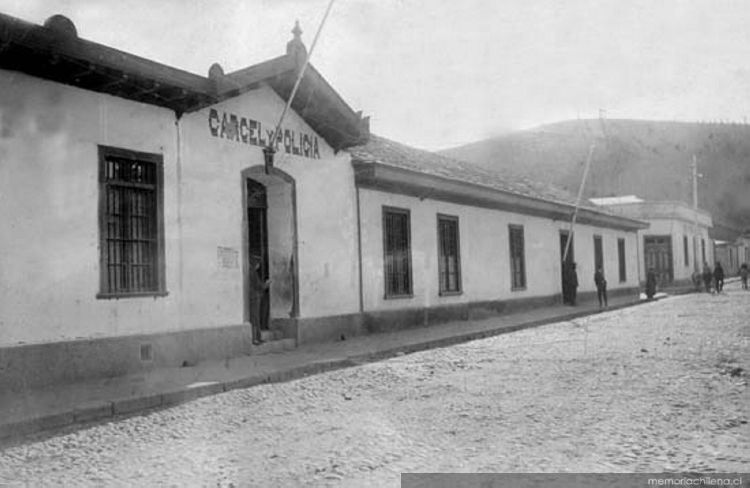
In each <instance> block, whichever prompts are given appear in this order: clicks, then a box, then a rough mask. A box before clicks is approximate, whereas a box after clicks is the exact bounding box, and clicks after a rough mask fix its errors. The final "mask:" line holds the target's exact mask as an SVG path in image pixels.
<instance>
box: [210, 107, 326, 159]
mask: <svg viewBox="0 0 750 488" xmlns="http://www.w3.org/2000/svg"><path fill="white" fill-rule="evenodd" d="M208 129H209V130H210V131H211V135H212V136H214V137H220V138H222V139H230V140H233V141H237V142H241V143H243V144H250V145H253V146H260V147H266V146H268V145H269V144H268V142H269V141H271V139H273V131H274V127H273V126H272V127H270V128H268V127H263V126H262V125H261V123H260V122H259V121H257V120H253V119H250V118H247V117H238V116H237V115H236V114H232V113H227V112H219V111H218V110H216V109H213V108H212V109H211V110H210V111H209V112H208ZM281 148H283V149H284V151H285V152H286V153H287V154H294V155H295V156H303V157H306V158H311V159H320V149H319V145H318V137H317V136H314V135H310V134H304V133H301V132H300V133H298V132H295V131H293V130H289V129H284V130H282V131H280V132H279V136H278V137H277V139H276V144H275V149H276V151H279V150H280V149H281Z"/></svg>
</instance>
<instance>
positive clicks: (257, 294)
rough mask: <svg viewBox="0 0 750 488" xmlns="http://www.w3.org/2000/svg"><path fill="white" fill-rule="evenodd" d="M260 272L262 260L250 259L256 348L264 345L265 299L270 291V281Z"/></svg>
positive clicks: (251, 318) (255, 257)
mask: <svg viewBox="0 0 750 488" xmlns="http://www.w3.org/2000/svg"><path fill="white" fill-rule="evenodd" d="M260 273H261V271H260V258H259V257H257V256H251V257H250V287H249V288H250V289H249V293H250V297H249V300H248V302H249V305H250V323H251V324H252V327H253V344H255V345H256V346H257V345H258V344H261V343H263V340H262V339H261V337H260V330H261V325H262V324H261V320H262V316H261V313H262V306H263V297H264V295H266V291H267V290H268V284H269V282H268V280H263V276H261V274H260Z"/></svg>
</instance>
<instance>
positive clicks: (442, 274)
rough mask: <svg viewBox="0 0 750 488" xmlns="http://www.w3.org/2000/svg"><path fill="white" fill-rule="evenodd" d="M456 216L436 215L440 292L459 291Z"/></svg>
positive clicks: (458, 252)
mask: <svg viewBox="0 0 750 488" xmlns="http://www.w3.org/2000/svg"><path fill="white" fill-rule="evenodd" d="M458 241H459V238H458V217H450V216H447V215H438V273H439V279H440V293H441V294H443V293H458V292H460V291H461V255H460V251H459V242H458Z"/></svg>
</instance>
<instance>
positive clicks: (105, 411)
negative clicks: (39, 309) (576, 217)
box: [0, 297, 641, 447]
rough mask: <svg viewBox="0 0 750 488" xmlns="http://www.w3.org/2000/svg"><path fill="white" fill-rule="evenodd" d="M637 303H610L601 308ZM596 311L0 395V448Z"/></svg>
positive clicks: (560, 312) (422, 331) (582, 308)
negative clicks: (36, 436) (56, 432)
mask: <svg viewBox="0 0 750 488" xmlns="http://www.w3.org/2000/svg"><path fill="white" fill-rule="evenodd" d="M638 303H641V302H639V301H637V300H634V298H632V297H627V298H626V297H623V298H619V299H618V298H613V299H612V300H610V306H609V308H608V309H607V310H614V309H617V308H623V307H628V306H631V305H635V304H638ZM598 312H599V307H598V305H597V304H595V303H584V304H581V305H579V306H577V307H569V306H563V305H558V306H552V307H545V308H538V309H534V310H528V311H524V312H519V313H513V314H506V315H502V316H497V317H492V318H488V319H484V320H477V321H460V322H449V323H445V324H440V325H432V326H429V327H421V328H414V329H407V330H401V331H397V332H391V333H382V334H373V335H368V336H360V337H354V338H350V339H347V340H345V341H338V342H334V343H323V344H305V345H302V346H300V347H298V348H297V349H294V350H292V351H284V352H279V353H273V354H267V355H258V356H242V357H236V358H232V359H228V360H223V361H215V362H205V363H200V364H197V365H195V366H190V367H183V368H170V369H157V370H153V371H150V372H148V373H145V374H139V375H132V376H123V377H115V378H106V379H100V380H94V381H87V382H82V383H76V384H70V385H60V386H55V387H51V388H45V389H41V390H32V391H27V392H25V393H21V394H2V395H0V447H2V445H3V444H4V443H15V442H22V441H23V440H24V439H25V438H27V437H29V436H31V435H32V434H36V433H41V432H50V431H54V430H60V429H62V428H65V427H77V426H79V425H83V424H86V423H89V422H94V421H102V420H107V419H117V418H119V417H122V416H127V415H133V414H136V413H139V412H143V411H145V410H149V409H154V408H163V407H168V406H172V405H177V404H180V403H184V402H187V401H190V400H192V399H195V398H199V397H203V396H206V395H213V394H216V393H221V392H224V391H229V390H233V389H237V388H247V387H250V386H254V385H259V384H263V383H273V382H280V381H289V380H292V379H295V378H300V377H303V376H308V375H312V374H316V373H320V372H323V371H330V370H334V369H339V368H346V367H350V366H353V365H356V364H361V363H365V362H370V361H376V360H379V359H382V358H387V357H391V356H395V355H399V354H405V353H410V352H415V351H420V350H425V349H431V348H437V347H444V346H449V345H452V344H457V343H461V342H466V341H470V340H475V339H481V338H484V337H490V336H494V335H499V334H504V333H508V332H513V331H516V330H521V329H525V328H529V327H535V326H540V325H544V324H548V323H552V322H559V321H566V320H572V319H575V318H577V317H582V316H586V315H590V314H594V313H598Z"/></svg>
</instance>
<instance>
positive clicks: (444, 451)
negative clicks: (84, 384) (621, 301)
mask: <svg viewBox="0 0 750 488" xmlns="http://www.w3.org/2000/svg"><path fill="white" fill-rule="evenodd" d="M749 370H750V292H744V291H742V290H740V289H739V286H738V285H737V284H736V283H735V284H733V285H729V286H728V287H727V292H726V293H724V294H721V295H709V294H694V295H685V296H679V297H672V298H668V299H665V300H660V301H658V302H653V303H648V304H645V305H641V306H637V307H632V308H627V309H622V310H618V311H613V312H604V313H601V314H597V315H593V316H590V317H587V318H584V319H578V320H575V321H572V322H560V323H556V324H552V325H548V326H544V327H539V328H535V329H528V330H524V331H520V332H516V333H512V334H506V335H501V336H497V337H493V338H490V339H484V340H479V341H474V342H470V343H466V344H461V345H457V346H452V347H447V348H443V349H436V350H431V351H425V352H420V353H416V354H411V355H404V356H400V357H397V358H394V359H391V360H387V361H382V362H378V363H372V364H365V365H362V366H358V367H355V368H350V369H346V370H341V371H336V372H331V373H326V374H321V375H318V376H314V377H309V378H304V379H300V380H296V381H292V382H289V383H282V384H273V385H265V386H260V387H254V388H249V389H246V390H237V391H232V392H228V393H224V394H220V395H216V396H213V397H207V398H202V399H199V400H196V401H193V402H190V403H187V404H184V405H181V406H177V407H174V408H170V409H164V410H160V411H154V412H150V413H148V414H145V415H142V416H137V417H132V418H128V419H124V420H120V421H114V422H109V423H105V424H101V425H96V426H92V427H89V428H85V429H82V430H79V431H77V432H74V433H70V434H66V435H59V436H56V437H52V438H49V439H46V440H43V441H39V442H32V443H27V444H24V445H20V446H15V447H11V448H8V449H6V450H5V451H2V452H0V485H2V484H3V483H7V484H9V485H11V486H15V485H28V486H53V485H54V486H60V485H63V486H264V487H266V486H302V485H304V486H310V485H313V486H339V485H341V486H378V487H379V486H399V481H400V476H399V475H400V473H402V472H662V471H679V472H683V471H693V472H703V473H711V472H743V471H744V472H747V471H749V470H750V469H749V468H750V426H748V417H750V415H749V410H750V407H749V405H750V395H749V391H748V376H747V375H748V371H749Z"/></svg>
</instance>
